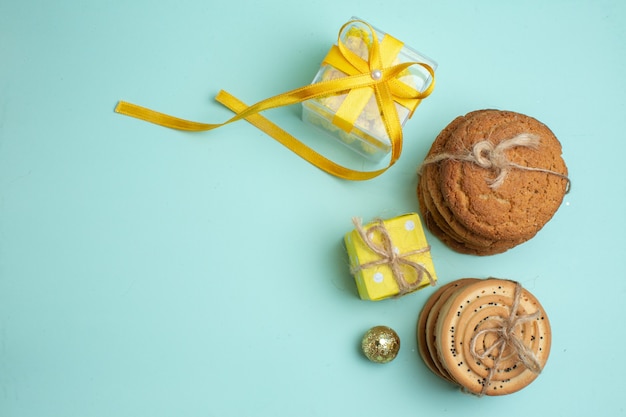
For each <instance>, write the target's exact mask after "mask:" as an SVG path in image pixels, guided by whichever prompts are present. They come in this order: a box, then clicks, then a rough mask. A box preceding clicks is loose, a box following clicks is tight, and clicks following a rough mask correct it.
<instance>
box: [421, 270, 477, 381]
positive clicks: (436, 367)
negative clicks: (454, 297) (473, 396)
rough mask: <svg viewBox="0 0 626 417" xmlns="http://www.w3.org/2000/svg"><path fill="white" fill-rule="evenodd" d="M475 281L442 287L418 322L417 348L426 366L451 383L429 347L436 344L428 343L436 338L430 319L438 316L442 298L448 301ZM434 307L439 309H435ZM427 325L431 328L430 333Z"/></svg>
mask: <svg viewBox="0 0 626 417" xmlns="http://www.w3.org/2000/svg"><path fill="white" fill-rule="evenodd" d="M475 280H476V279H470V278H468V279H460V280H456V281H453V282H449V283H447V284H444V285H442V286H440V287H439V288H438V289H437V291H435V292H434V293H433V294H432V295H431V296H430V297H429V298H428V300H426V303H425V304H424V307H422V311H421V312H420V315H419V318H418V320H417V332H416V336H417V346H418V349H419V353H420V355H421V356H422V359H423V360H424V363H425V364H426V366H427V367H428V369H430V370H431V371H432V372H433V373H434V374H436V375H439V376H440V377H442V378H444V379H447V380H449V381H452V380H451V379H450V377H449V376H448V375H447V372H445V373H444V372H442V371H441V369H444V368H443V366H442V365H441V364H440V363H439V362H438V360H436V357H433V356H431V351H430V350H429V345H431V346H432V345H433V344H434V340H432V341H431V342H430V343H428V342H427V340H431V339H432V338H433V337H434V335H433V333H432V330H433V328H434V326H433V324H434V321H432V320H431V323H430V324H429V317H431V314H432V315H437V314H438V310H439V307H440V306H441V304H442V302H440V301H439V300H440V299H442V296H443V300H445V299H447V296H448V295H449V294H450V291H451V290H454V289H456V288H458V287H459V286H460V285H462V284H464V283H469V282H473V281H475ZM433 307H437V308H436V309H435V308H433ZM427 325H428V326H429V329H428V332H427Z"/></svg>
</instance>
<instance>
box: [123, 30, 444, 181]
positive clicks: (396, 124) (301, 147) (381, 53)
mask: <svg viewBox="0 0 626 417" xmlns="http://www.w3.org/2000/svg"><path fill="white" fill-rule="evenodd" d="M353 22H354V21H350V22H348V23H346V24H345V25H343V26H342V28H341V30H340V31H339V39H338V41H337V46H336V48H335V47H333V48H332V49H331V52H330V53H329V56H330V58H329V56H327V59H332V60H333V62H336V63H337V62H343V64H341V68H348V67H351V69H350V70H349V71H347V72H346V73H347V74H348V75H347V76H346V77H343V78H338V79H334V80H327V81H321V82H319V83H315V84H311V85H307V86H304V87H300V88H297V89H294V90H291V91H288V92H285V93H282V94H279V95H277V96H273V97H270V98H267V99H265V100H262V101H259V102H258V103H256V104H253V105H251V106H248V105H246V104H245V103H243V102H242V101H240V100H239V99H237V98H236V97H234V96H232V95H231V94H229V93H228V92H226V91H224V90H221V91H220V92H219V93H218V94H217V96H216V97H215V99H216V100H217V101H218V102H219V103H221V104H222V105H224V106H226V107H227V108H229V109H230V110H232V111H233V112H235V115H234V116H233V117H232V118H230V119H228V120H227V121H225V122H223V123H217V124H208V123H199V122H193V121H189V120H185V119H180V118H178V117H174V116H170V115H167V114H163V113H160V112H157V111H154V110H150V109H147V108H145V107H142V106H138V105H136V104H131V103H127V102H125V101H120V102H119V103H118V104H117V106H116V108H115V111H116V112H117V113H120V114H123V115H126V116H131V117H135V118H137V119H141V120H144V121H147V122H151V123H154V124H157V125H161V126H165V127H169V128H172V129H178V130H187V131H195V132H198V131H206V130H213V129H216V128H218V127H221V126H224V125H227V124H229V123H232V122H235V121H238V120H241V119H245V120H247V121H248V122H250V123H251V124H252V125H254V126H256V127H257V128H258V129H260V130H262V131H264V132H265V133H267V134H268V135H269V136H271V137H273V138H274V139H275V140H277V141H278V142H280V143H282V144H283V145H284V146H286V147H287V148H289V149H290V150H291V151H293V152H294V153H296V154H297V155H299V156H300V157H302V158H303V159H305V160H306V161H308V162H309V163H311V164H313V165H315V166H316V167H318V168H320V169H322V170H323V171H325V172H327V173H329V174H331V175H334V176H336V177H339V178H343V179H348V180H356V181H361V180H367V179H371V178H374V177H376V176H378V175H380V174H382V173H383V172H385V171H386V170H387V169H389V168H390V167H391V166H392V165H393V164H394V163H395V162H396V161H397V160H398V158H399V157H400V154H401V152H402V126H401V124H400V121H399V118H398V114H397V111H396V108H395V104H394V101H397V102H400V103H407V102H413V103H417V102H419V100H421V99H423V98H425V97H427V96H428V95H429V94H430V93H431V92H432V90H433V88H434V86H435V83H434V80H435V78H434V77H435V74H434V70H433V69H432V68H431V67H430V66H429V65H428V64H425V63H422V62H405V63H400V64H397V65H390V64H389V61H390V59H389V56H390V55H392V54H391V53H390V49H388V48H386V47H385V41H384V40H383V44H379V42H378V38H377V36H376V31H375V30H374V29H373V28H372V27H371V26H370V25H369V24H367V23H365V22H361V23H363V24H364V25H366V26H367V27H368V28H369V30H370V32H371V34H372V39H373V40H372V43H371V46H370V49H369V56H368V60H367V61H364V60H363V59H361V58H360V57H359V56H358V55H356V54H355V53H353V52H352V51H350V50H349V49H348V48H347V47H346V46H345V44H344V43H343V42H342V40H341V33H342V31H343V30H344V28H345V27H346V26H347V25H348V24H350V23H353ZM387 37H389V38H390V39H393V38H391V37H390V36H388V35H386V36H385V38H387ZM390 43H391V44H394V45H396V46H397V44H396V43H395V42H390ZM333 51H335V52H333ZM396 54H397V52H396ZM393 56H395V54H394V55H393ZM342 57H343V58H342ZM384 64H386V65H384ZM337 65H339V64H337ZM413 65H419V66H422V67H423V68H425V69H426V71H428V73H429V74H430V75H431V80H432V81H431V82H430V84H429V85H428V87H427V88H426V89H425V90H424V91H423V92H418V91H416V90H414V89H412V88H410V87H409V86H407V85H406V84H404V83H402V82H401V81H399V80H398V79H397V77H398V76H400V75H401V74H402V73H403V71H405V70H407V68H409V67H410V66H413ZM362 89H368V90H369V91H373V94H374V95H375V97H376V102H377V104H378V107H379V109H380V112H381V117H382V120H383V122H384V124H385V130H386V131H387V134H388V135H389V139H390V141H391V158H390V161H389V164H388V166H387V167H386V168H383V169H379V170H375V171H365V172H364V171H355V170H352V169H349V168H346V167H344V166H341V165H338V164H336V163H335V162H333V161H331V160H329V159H327V158H326V157H324V156H322V155H321V154H319V153H317V152H316V151H314V150H313V149H311V148H310V147H308V146H306V145H305V144H303V143H302V142H300V141H299V140H298V139H296V138H295V137H293V136H292V135H290V134H289V133H287V132H286V131H284V130H283V129H281V128H280V127H278V126H277V125H275V124H274V123H272V122H271V121H269V120H268V119H267V118H265V117H264V116H262V115H260V114H259V113H260V112H262V111H264V110H269V109H273V108H277V107H283V106H288V105H291V104H296V103H301V102H303V101H306V100H309V99H315V98H319V97H324V96H329V95H333V94H339V93H345V92H352V91H359V90H360V91H363V90H362ZM348 103H349V102H348ZM413 108H414V106H413ZM346 109H347V110H346ZM409 109H411V108H410V107H409ZM338 113H339V116H338V117H337V118H336V120H335V122H337V123H338V124H340V125H341V123H342V122H341V117H342V114H343V115H344V118H346V119H348V120H349V119H350V118H351V117H352V116H350V113H351V110H350V105H349V104H348V105H346V106H344V110H342V109H340V112H338ZM346 114H347V115H348V116H347V117H345V115H346ZM349 124H350V122H349V121H347V122H344V123H343V125H342V126H341V127H342V128H344V129H347V128H348V125H349Z"/></svg>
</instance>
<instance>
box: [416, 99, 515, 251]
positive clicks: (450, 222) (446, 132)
mask: <svg viewBox="0 0 626 417" xmlns="http://www.w3.org/2000/svg"><path fill="white" fill-rule="evenodd" d="M490 111H492V110H477V111H474V112H471V113H468V114H467V115H465V116H460V117H457V118H456V119H454V120H453V121H452V122H451V123H449V124H448V125H447V126H446V127H445V128H444V129H443V130H442V131H441V132H440V133H439V135H437V138H436V139H435V141H434V142H433V144H432V146H431V148H430V150H429V152H428V155H427V156H426V159H428V158H430V157H432V156H435V155H438V154H440V153H441V152H444V149H445V146H446V143H447V141H448V137H449V136H450V134H452V133H453V132H454V131H455V130H456V129H457V128H458V127H459V126H460V125H462V124H463V123H464V122H466V121H467V120H470V119H471V118H473V117H475V116H476V115H480V114H482V113H485V112H490ZM440 183H441V176H440V168H439V166H438V164H436V163H431V164H428V163H427V164H423V165H422V167H421V169H420V178H419V182H418V186H417V196H418V200H419V205H420V210H421V212H422V215H423V216H424V217H425V218H426V219H427V221H426V223H427V227H428V228H429V230H430V231H431V232H432V233H433V234H434V235H435V236H436V237H438V238H439V239H440V240H441V241H443V243H445V244H446V245H447V246H449V247H450V248H452V249H453V250H455V251H457V252H460V253H465V254H471V255H480V256H485V255H494V254H497V253H502V252H505V251H506V250H508V249H510V248H512V247H514V246H516V245H518V244H519V243H521V241H520V240H519V239H517V240H507V239H500V240H494V239H490V238H486V237H483V236H479V235H476V234H474V233H473V232H472V231H471V230H469V229H467V228H466V227H465V226H464V225H463V224H461V223H460V222H459V221H457V220H456V219H455V218H454V216H453V215H452V213H451V212H450V209H449V208H448V205H447V202H446V201H445V200H444V198H443V196H442V194H441V190H440Z"/></svg>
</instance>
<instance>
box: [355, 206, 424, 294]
mask: <svg viewBox="0 0 626 417" xmlns="http://www.w3.org/2000/svg"><path fill="white" fill-rule="evenodd" d="M352 223H353V224H354V227H355V228H356V231H357V232H358V234H359V236H360V237H361V240H363V243H365V245H366V246H367V247H368V248H369V249H371V250H372V251H373V252H374V253H376V254H377V255H378V256H380V259H378V260H375V261H372V262H366V263H364V264H361V265H357V266H355V267H353V268H352V269H351V271H350V272H352V274H356V273H357V272H359V271H361V270H363V269H368V268H373V267H375V266H379V265H388V266H389V268H390V269H391V273H392V274H393V278H394V279H395V281H396V283H397V284H398V290H399V292H398V295H397V296H398V297H400V296H403V295H405V294H408V293H410V292H412V291H414V290H415V289H416V288H417V287H418V286H419V285H420V283H421V282H422V280H423V279H424V275H425V276H426V277H427V278H428V281H429V282H430V285H435V279H434V278H433V276H432V275H431V273H430V272H428V269H426V267H425V266H424V265H422V264H420V263H417V262H413V261H411V260H410V259H408V257H410V256H412V255H417V254H420V253H426V252H428V251H429V250H430V246H426V247H424V248H421V249H416V250H412V251H408V252H404V253H397V252H396V250H395V248H394V245H393V241H392V239H391V236H390V234H389V231H388V230H387V228H386V227H385V224H384V222H383V221H382V220H381V219H377V220H376V221H375V222H374V223H373V224H372V225H371V226H369V227H368V228H367V229H365V228H364V227H363V225H362V224H361V219H359V218H356V217H354V218H352ZM375 232H378V233H379V234H380V237H381V243H380V244H378V243H376V242H374V241H373V239H372V237H371V236H370V234H373V233H375ZM402 266H408V267H410V268H411V269H413V270H414V271H415V272H416V274H417V279H416V280H415V282H408V281H407V279H406V276H405V273H404V271H403V270H402Z"/></svg>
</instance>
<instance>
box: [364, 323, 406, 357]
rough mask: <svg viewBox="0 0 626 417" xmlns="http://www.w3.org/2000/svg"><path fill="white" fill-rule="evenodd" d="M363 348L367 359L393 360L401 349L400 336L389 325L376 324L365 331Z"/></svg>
mask: <svg viewBox="0 0 626 417" xmlns="http://www.w3.org/2000/svg"><path fill="white" fill-rule="evenodd" d="M361 348H362V349H363V353H364V354H365V356H366V357H367V359H369V360H371V361H372V362H376V363H387V362H391V361H392V360H393V359H394V358H395V357H396V356H397V355H398V351H400V338H399V337H398V334H397V333H396V332H395V331H394V330H393V329H391V328H389V327H387V326H375V327H372V328H371V329H369V330H368V331H367V332H365V336H363V340H362V341H361Z"/></svg>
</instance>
